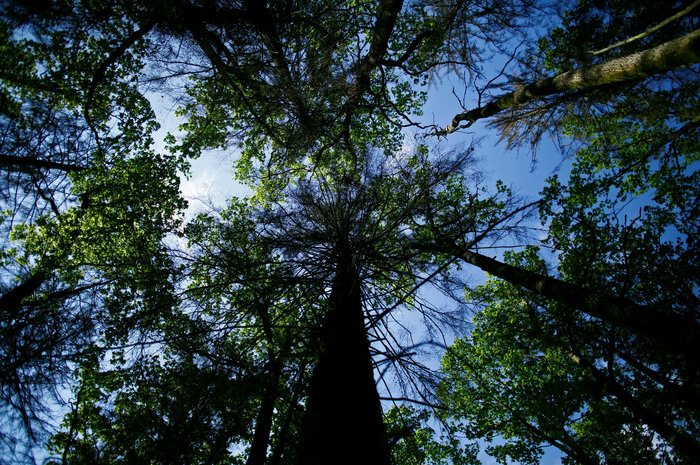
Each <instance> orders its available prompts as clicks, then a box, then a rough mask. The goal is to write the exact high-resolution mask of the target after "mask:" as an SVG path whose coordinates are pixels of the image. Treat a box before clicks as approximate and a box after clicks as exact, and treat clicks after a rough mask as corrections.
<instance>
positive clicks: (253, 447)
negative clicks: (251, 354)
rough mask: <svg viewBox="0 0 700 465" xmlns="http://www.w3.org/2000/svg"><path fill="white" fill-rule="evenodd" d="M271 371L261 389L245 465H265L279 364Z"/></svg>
mask: <svg viewBox="0 0 700 465" xmlns="http://www.w3.org/2000/svg"><path fill="white" fill-rule="evenodd" d="M271 371H272V372H271V373H270V376H269V377H268V380H267V381H266V382H265V386H264V387H263V393H262V399H261V401H260V408H259V410H258V415H257V417H256V419H255V432H254V433H253V441H252V442H251V444H250V452H249V453H248V459H247V460H246V465H265V462H266V460H267V449H268V447H269V445H270V431H271V430H272V417H273V415H274V411H275V401H276V400H277V384H278V383H279V377H280V371H281V368H280V367H279V364H277V363H275V364H274V365H273V367H272V370H271Z"/></svg>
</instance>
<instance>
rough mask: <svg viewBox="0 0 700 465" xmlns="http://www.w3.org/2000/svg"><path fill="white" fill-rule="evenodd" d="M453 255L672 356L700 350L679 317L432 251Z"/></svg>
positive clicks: (699, 336) (467, 255) (480, 258)
mask: <svg viewBox="0 0 700 465" xmlns="http://www.w3.org/2000/svg"><path fill="white" fill-rule="evenodd" d="M438 250H439V251H442V252H446V253H450V254H452V255H453V256H456V257H458V258H461V259H462V260H464V261H466V262H468V263H471V264H472V265H475V266H477V267H479V268H481V269H482V270H484V271H486V272H488V273H490V274H492V275H494V276H496V277H498V278H501V279H504V280H506V281H508V282H510V283H511V284H515V285H517V286H522V287H524V288H525V289H529V290H531V291H533V292H536V293H538V294H540V295H541V296H543V297H546V298H549V299H553V300H556V301H557V302H560V303H562V304H565V305H568V306H570V307H572V308H576V309H578V310H580V311H582V312H584V313H586V314H587V315H590V316H593V317H596V318H600V319H601V320H603V321H606V322H608V323H611V324H614V325H616V326H619V327H622V328H626V329H627V330H629V331H631V332H632V333H633V334H636V335H640V336H643V337H646V338H647V339H649V340H651V341H654V342H655V343H656V344H657V345H658V346H659V347H660V348H662V349H664V350H665V351H666V352H668V353H671V354H682V355H683V356H684V357H686V359H687V360H693V359H694V358H695V357H696V356H697V352H698V349H699V348H700V329H699V328H698V325H697V323H695V322H694V321H692V320H690V319H687V318H682V317H680V316H678V315H673V314H666V313H662V312H659V311H658V310H656V309H654V308H651V307H646V306H642V305H638V304H636V303H634V302H632V301H630V300H628V299H623V298H620V297H616V296H611V295H606V294H602V293H598V292H595V291H593V290H591V289H586V288H583V287H581V286H577V285H575V284H571V283H567V282H564V281H561V280H559V279H555V278H552V277H549V276H545V275H541V274H539V273H535V272H532V271H529V270H525V269H523V268H519V267H517V266H513V265H509V264H507V263H503V262H499V261H497V260H494V259H493V258H490V257H487V256H485V255H481V254H479V253H476V252H472V251H469V250H460V249H458V248H455V247H435V248H433V251H438Z"/></svg>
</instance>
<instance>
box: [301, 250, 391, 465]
mask: <svg viewBox="0 0 700 465" xmlns="http://www.w3.org/2000/svg"><path fill="white" fill-rule="evenodd" d="M351 263H352V262H351V260H349V259H348V260H341V262H340V264H339V266H338V270H337V272H336V276H335V279H334V282H333V288H332V290H331V295H330V299H329V304H328V313H327V315H326V320H325V322H324V324H323V327H322V335H321V346H320V349H319V353H318V358H317V363H316V367H315V368H314V372H313V376H312V379H311V386H310V393H309V397H308V400H307V405H306V412H305V417H304V420H303V425H302V432H301V445H300V450H299V462H298V463H299V464H300V465H327V464H333V463H348V464H358V465H359V464H362V465H390V464H391V458H390V454H389V447H388V443H387V441H386V433H385V428H384V423H383V420H382V411H381V405H380V402H379V394H378V393H377V388H376V385H375V382H374V374H373V369H372V359H371V357H370V351H369V342H368V340H367V331H366V330H365V323H364V313H363V311H362V299H361V293H360V282H359V279H358V276H357V272H356V271H355V269H354V268H353V266H352V264H351Z"/></svg>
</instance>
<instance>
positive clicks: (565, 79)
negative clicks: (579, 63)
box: [438, 29, 700, 135]
mask: <svg viewBox="0 0 700 465" xmlns="http://www.w3.org/2000/svg"><path fill="white" fill-rule="evenodd" d="M698 62H700V29H698V30H695V31H693V32H690V33H688V34H686V35H684V36H682V37H679V38H677V39H674V40H671V41H669V42H666V43H663V44H661V45H659V46H657V47H654V48H650V49H647V50H643V51H641V52H638V53H634V54H632V55H627V56H624V57H620V58H615V59H613V60H610V61H606V62H604V63H599V64H597V65H592V66H586V67H584V68H579V69H574V70H572V71H567V72H565V73H560V74H557V75H556V76H554V77H551V78H548V79H542V80H540V81H536V82H533V83H530V84H528V85H526V86H524V87H522V88H520V89H518V90H515V91H513V92H511V93H509V94H505V95H503V96H501V97H498V98H496V99H495V100H492V101H491V102H489V103H487V104H486V105H484V106H483V107H479V108H474V109H472V110H469V111H467V112H464V113H460V114H458V115H456V116H455V117H454V119H453V120H452V123H450V125H449V126H447V128H445V129H444V130H442V131H440V132H439V133H438V135H445V134H449V133H451V132H454V131H456V130H457V129H458V128H459V125H460V124H461V123H462V122H463V121H465V122H466V123H467V124H466V125H467V126H469V125H471V124H472V123H473V122H474V121H476V120H479V119H482V118H488V117H490V116H494V115H495V114H497V113H499V112H501V111H502V110H505V109H507V108H512V107H515V106H518V105H522V104H523V103H526V102H529V101H530V100H534V99H537V98H541V97H546V96H549V95H556V94H561V93H564V92H570V91H573V90H577V89H589V88H594V87H600V86H605V85H609V84H614V83H617V82H623V81H631V80H633V79H640V78H645V77H649V76H653V75H655V74H661V73H665V72H668V71H672V70H674V69H678V68H682V67H685V66H690V65H692V64H695V63H698Z"/></svg>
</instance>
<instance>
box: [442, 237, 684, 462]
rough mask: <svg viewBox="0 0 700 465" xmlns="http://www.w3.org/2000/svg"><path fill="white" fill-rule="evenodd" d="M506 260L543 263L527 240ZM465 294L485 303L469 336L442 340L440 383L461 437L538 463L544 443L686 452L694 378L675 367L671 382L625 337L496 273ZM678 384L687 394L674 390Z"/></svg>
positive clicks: (647, 455)
mask: <svg viewBox="0 0 700 465" xmlns="http://www.w3.org/2000/svg"><path fill="white" fill-rule="evenodd" d="M508 260H509V261H510V262H514V264H518V265H519V266H522V267H525V268H527V269H535V270H537V269H539V270H542V269H543V268H544V262H543V261H542V260H541V259H540V258H539V257H538V256H537V252H536V250H534V249H530V250H528V251H527V252H523V253H521V254H518V255H515V254H513V255H511V256H509V257H508ZM467 297H468V300H469V301H471V302H474V303H475V304H476V305H483V306H484V307H485V308H484V311H483V312H481V313H479V314H478V316H477V317H476V322H475V328H474V330H473V331H472V332H471V335H470V338H469V339H463V340H460V341H459V342H457V343H456V344H455V345H454V346H453V347H451V348H450V349H449V350H448V352H447V354H446V356H445V358H444V360H443V370H444V371H445V375H446V376H445V379H444V385H443V386H442V390H441V392H442V396H443V397H444V399H445V401H446V404H447V405H448V406H450V407H451V411H452V412H454V413H456V415H455V420H454V421H455V422H457V423H458V424H461V425H462V428H464V429H465V430H466V431H467V435H468V437H470V438H486V439H488V440H492V439H494V438H495V437H496V436H502V437H503V438H505V440H506V441H505V443H504V444H502V445H500V444H498V445H494V446H492V448H491V453H492V454H493V455H494V457H496V458H497V459H498V460H499V461H501V462H502V463H505V460H506V457H510V458H511V459H513V460H518V461H523V462H524V463H538V462H539V457H540V456H541V454H542V451H543V446H544V445H546V446H554V447H557V448H558V449H560V450H561V452H562V453H563V454H564V457H565V462H567V461H568V462H571V463H601V462H602V463H617V462H621V461H622V462H628V463H670V461H671V460H672V459H671V458H670V454H669V452H670V451H672V450H676V451H677V452H678V453H681V455H685V456H686V457H688V458H691V457H692V456H693V455H692V454H693V453H694V452H693V451H694V450H695V449H696V448H697V443H696V441H694V439H693V438H694V437H695V436H697V432H696V430H695V428H696V426H697V425H696V423H695V422H694V420H693V418H694V417H695V415H696V412H697V405H695V406H693V405H692V404H693V402H694V401H693V400H692V399H691V398H692V397H694V395H693V394H692V392H693V391H694V388H693V387H692V386H691V385H690V384H689V380H683V379H682V375H681V376H680V377H678V378H676V379H674V380H673V382H671V384H672V385H674V386H676V389H679V386H683V388H680V390H674V388H673V387H671V384H669V383H668V382H662V381H660V380H661V379H664V378H665V376H666V375H665V374H661V373H659V374H658V376H655V375H654V374H652V373H651V372H650V370H645V369H644V368H642V367H643V366H644V363H643V362H641V363H640V360H635V357H636V355H633V354H634V353H635V351H636V349H635V347H636V346H637V345H638V343H637V342H636V341H634V339H633V338H628V337H626V335H625V334H624V333H623V332H621V331H619V330H618V329H616V328H614V327H612V326H610V325H607V324H605V323H602V322H601V321H599V320H596V319H592V318H587V317H585V316H583V315H581V314H579V313H578V312H576V311H574V310H573V309H571V308H567V307H566V306H565V305H560V304H559V303H557V302H553V301H549V300H546V299H542V298H541V297H539V296H537V295H536V293H533V292H530V291H525V290H523V289H522V288H519V287H518V286H514V285H512V284H509V283H507V282H505V281H501V280H498V279H493V278H492V279H490V280H489V281H487V283H486V284H484V285H482V286H479V287H477V289H476V290H474V291H473V292H468V295H467ZM650 375H651V378H650V377H649V376H650ZM669 379H670V377H669ZM659 383H660V384H659ZM683 390H686V394H689V395H690V397H688V398H687V400H688V402H686V401H685V400H684V401H679V399H678V397H677V396H678V395H679V394H680V391H683ZM561 393H566V395H561ZM680 419H686V420H685V421H684V420H680ZM679 420H680V421H679Z"/></svg>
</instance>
